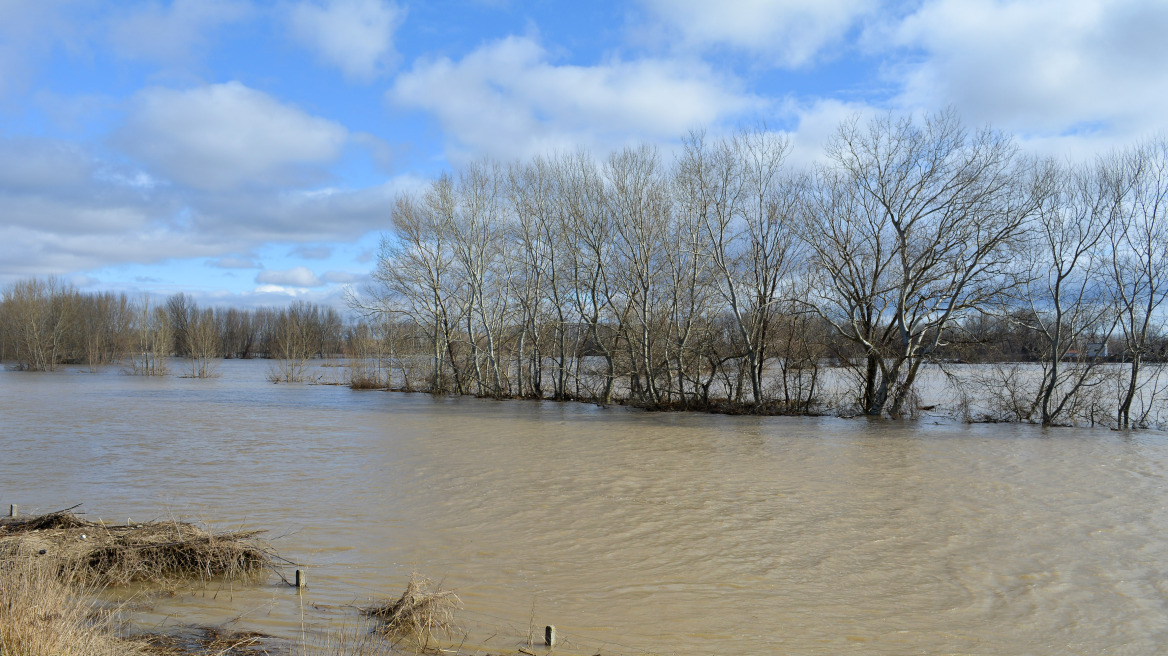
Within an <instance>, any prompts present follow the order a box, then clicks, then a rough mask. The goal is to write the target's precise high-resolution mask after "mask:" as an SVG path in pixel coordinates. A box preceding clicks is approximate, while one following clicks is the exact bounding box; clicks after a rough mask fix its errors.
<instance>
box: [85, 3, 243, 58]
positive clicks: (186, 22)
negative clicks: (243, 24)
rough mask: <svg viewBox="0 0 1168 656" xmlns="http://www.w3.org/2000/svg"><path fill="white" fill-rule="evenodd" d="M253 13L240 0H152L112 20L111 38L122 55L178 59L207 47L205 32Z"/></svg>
mask: <svg viewBox="0 0 1168 656" xmlns="http://www.w3.org/2000/svg"><path fill="white" fill-rule="evenodd" d="M249 13H250V7H249V5H248V4H247V3H246V2H239V1H238V0H174V2H172V3H170V4H169V5H166V4H162V3H158V2H150V3H148V4H146V5H144V6H141V7H136V8H134V9H132V10H130V11H127V12H125V13H123V14H122V15H121V16H118V17H116V18H114V19H112V20H111V22H110V25H109V34H108V36H109V39H110V41H111V44H112V45H113V48H114V50H115V51H116V52H117V53H119V54H120V55H122V56H123V57H129V58H145V59H152V60H156V61H164V62H176V61H182V60H185V59H188V58H190V57H192V56H193V55H195V54H196V52H197V51H200V50H205V49H206V40H205V35H206V32H207V31H209V30H211V29H213V28H216V27H218V26H220V25H224V24H226V23H231V22H234V21H238V20H240V19H242V18H245V17H246V16H247V15H248V14H249Z"/></svg>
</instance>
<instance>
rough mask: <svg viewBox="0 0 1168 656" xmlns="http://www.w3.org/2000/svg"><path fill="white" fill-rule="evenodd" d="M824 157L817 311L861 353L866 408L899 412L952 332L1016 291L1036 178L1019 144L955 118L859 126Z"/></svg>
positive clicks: (810, 208) (807, 239)
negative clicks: (1016, 250)
mask: <svg viewBox="0 0 1168 656" xmlns="http://www.w3.org/2000/svg"><path fill="white" fill-rule="evenodd" d="M827 154H828V156H829V157H830V159H831V162H832V163H831V165H830V166H827V167H822V168H821V169H820V170H819V171H818V172H817V176H816V178H817V179H816V192H815V193H813V194H811V195H810V196H809V203H808V205H807V215H806V216H807V221H806V222H805V223H804V224H803V239H804V243H805V244H806V245H807V246H808V247H809V248H810V249H811V251H812V253H813V254H814V270H816V271H818V272H819V274H820V276H819V281H818V284H817V285H816V289H818V290H819V292H820V293H818V294H817V296H816V298H814V299H813V303H812V307H814V308H816V309H817V310H818V311H819V312H820V313H821V316H823V318H824V319H826V320H827V321H829V322H830V323H831V324H832V325H833V326H834V327H835V329H836V330H837V331H838V333H839V334H840V335H841V336H843V337H845V338H846V339H848V340H850V341H852V342H853V343H854V344H856V345H857V347H859V349H860V351H861V352H862V353H863V360H864V361H863V364H862V365H861V369H860V375H859V380H860V381H861V391H860V394H859V397H860V404H861V406H862V409H863V411H864V412H865V413H867V414H871V415H879V414H882V413H884V412H888V413H889V414H890V415H892V416H900V415H901V414H903V413H904V412H905V411H906V410H907V409H908V408H906V403H907V402H908V401H909V399H910V395H911V393H912V391H913V384H914V382H915V380H916V377H917V374H918V372H919V370H920V367H921V365H922V364H923V363H924V362H925V361H926V359H927V358H928V357H929V356H930V354H931V353H932V352H933V351H934V350H935V349H936V348H937V347H938V346H939V345H940V344H941V343H942V338H943V336H944V335H945V329H946V328H947V327H948V326H950V325H951V324H952V323H953V322H954V321H955V319H957V318H958V317H960V316H961V315H962V314H963V313H965V312H968V311H971V310H976V309H977V308H978V307H979V306H980V305H982V304H983V303H985V302H986V301H987V299H989V298H992V297H994V296H995V295H997V294H999V293H1000V292H1001V291H1002V289H1003V288H1004V286H1005V285H1008V284H1009V282H1010V279H1009V277H1008V276H1006V275H1005V271H1004V270H1005V268H1006V265H1007V264H1009V262H1010V259H1011V251H1010V249H1009V246H1010V244H1011V243H1012V242H1013V241H1014V240H1015V238H1016V237H1018V236H1019V235H1020V234H1021V233H1022V231H1023V227H1024V225H1025V221H1026V219H1027V218H1028V217H1029V216H1030V215H1031V214H1032V213H1033V208H1034V200H1033V195H1032V194H1030V193H1029V191H1030V188H1029V186H1027V185H1026V184H1025V183H1026V182H1027V181H1028V180H1029V179H1030V174H1029V173H1028V172H1027V171H1026V170H1025V169H1024V168H1021V167H1020V166H1018V163H1019V160H1018V159H1017V158H1016V156H1015V148H1014V146H1013V144H1012V142H1011V141H1010V139H1008V138H1007V137H1006V136H1004V135H1003V134H1001V133H999V132H994V131H992V130H988V129H986V130H980V131H978V132H976V133H974V134H972V135H970V134H968V133H967V132H966V131H965V130H964V128H963V127H962V126H961V124H960V122H959V121H958V119H957V117H956V115H955V114H954V113H953V112H952V111H947V112H942V113H940V114H935V115H931V116H927V117H925V118H924V119H923V120H919V121H918V120H914V119H913V118H911V117H904V118H895V117H893V116H891V115H887V116H883V117H880V118H876V119H874V120H872V121H870V122H869V123H867V125H864V126H861V125H860V122H859V120H858V119H853V120H850V121H848V122H846V123H844V124H843V125H842V126H841V127H840V129H839V132H838V133H837V134H836V136H835V137H834V139H833V140H832V141H831V143H830V144H829V146H828V150H827Z"/></svg>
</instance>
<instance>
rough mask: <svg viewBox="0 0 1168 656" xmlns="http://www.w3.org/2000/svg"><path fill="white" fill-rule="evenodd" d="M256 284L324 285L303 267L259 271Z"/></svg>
mask: <svg viewBox="0 0 1168 656" xmlns="http://www.w3.org/2000/svg"><path fill="white" fill-rule="evenodd" d="M256 282H257V283H260V284H263V285H276V286H279V287H320V286H321V285H323V284H324V282H323V281H321V279H320V278H318V277H316V274H315V273H313V272H312V270H311V269H309V268H308V267H304V266H298V267H292V268H291V269H286V270H284V271H275V270H268V271H260V272H259V274H258V275H256Z"/></svg>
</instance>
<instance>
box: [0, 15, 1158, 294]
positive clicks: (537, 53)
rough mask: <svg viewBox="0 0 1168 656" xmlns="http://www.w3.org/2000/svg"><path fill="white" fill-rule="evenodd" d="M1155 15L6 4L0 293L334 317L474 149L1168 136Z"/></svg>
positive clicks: (527, 152) (813, 146)
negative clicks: (912, 121) (844, 135)
mask: <svg viewBox="0 0 1168 656" xmlns="http://www.w3.org/2000/svg"><path fill="white" fill-rule="evenodd" d="M1165 34H1168V3H1165V2H1163V1H1162V0H1161V1H1137V0H1062V1H1055V0H1033V1H1027V2H1008V1H996V0H922V1H917V2H880V1H878V0H741V1H738V2H733V1H728V0H727V1H723V2H708V1H698V0H636V1H629V2H625V3H609V2H600V1H597V2H573V3H569V2H542V1H540V2H518V1H514V2H512V1H508V0H483V1H479V2H455V1H446V0H442V1H434V2H409V1H407V0H399V1H390V0H250V1H249V0H168V1H163V0H142V1H138V0H124V1H119V2H98V1H96V0H0V285H2V284H7V283H10V282H12V281H14V280H17V279H19V278H23V277H28V276H33V275H39V276H43V275H60V276H63V277H65V278H66V279H67V280H70V281H72V282H73V283H74V284H76V285H78V286H79V287H81V288H83V289H91V290H114V291H126V292H130V293H139V292H152V293H159V294H169V293H173V292H176V291H185V292H189V293H191V294H193V295H194V296H195V297H196V298H197V299H198V300H200V301H201V302H207V303H222V304H228V303H230V304H238V305H258V304H278V303H283V302H285V301H287V300H288V299H290V298H305V299H309V300H318V301H323V302H331V303H338V302H339V300H340V299H341V298H342V295H343V290H344V288H345V286H346V285H360V283H361V281H362V279H363V278H364V277H365V276H366V275H367V274H368V272H369V271H370V270H371V269H372V267H373V265H374V262H373V258H374V256H375V252H376V247H377V243H378V240H379V238H380V235H381V234H382V233H383V232H384V231H385V230H387V229H388V227H389V221H390V218H389V210H390V207H391V202H392V199H393V197H394V195H395V194H397V193H402V192H408V191H410V190H414V189H417V188H419V186H421V185H423V184H425V182H426V181H427V180H428V179H430V178H431V177H432V176H434V175H436V174H438V173H440V172H441V171H443V170H448V169H451V168H454V167H457V166H459V165H460V164H462V163H464V162H467V161H470V160H473V159H476V158H480V157H494V158H498V159H502V160H512V159H516V158H525V157H529V156H532V155H535V154H540V153H546V152H550V151H552V150H556V149H559V150H565V149H567V150H574V149H576V148H579V147H584V148H588V149H589V150H590V151H591V152H593V153H594V154H597V155H603V154H604V153H606V152H609V151H611V150H613V149H617V148H620V147H622V146H624V145H626V144H630V143H638V142H645V141H647V142H651V143H654V144H657V145H659V146H660V147H661V150H662V152H663V153H665V156H666V157H668V156H669V153H670V152H671V149H672V148H673V147H674V146H675V145H676V144H677V142H678V140H679V138H680V137H681V136H682V135H683V134H684V133H685V132H687V131H689V130H691V129H705V130H707V131H708V132H710V133H714V134H717V133H719V132H722V131H726V130H732V129H734V128H735V127H738V126H741V125H744V124H749V125H755V124H758V123H760V122H763V123H765V124H766V125H767V126H768V127H769V128H771V129H775V130H781V131H785V132H788V133H790V135H791V138H792V142H793V144H794V145H795V150H794V153H793V155H792V164H793V165H804V164H808V163H810V162H813V161H814V160H815V159H816V158H818V157H819V156H820V153H821V148H822V145H823V143H824V142H825V140H826V139H828V138H829V137H830V135H831V133H832V131H833V130H834V129H835V127H836V126H837V125H838V124H839V122H840V121H841V120H842V119H844V118H847V117H849V116H851V115H853V114H856V113H859V114H861V115H864V114H870V113H873V112H882V111H895V112H927V111H933V110H937V109H941V108H944V107H954V108H955V109H956V110H957V111H958V112H959V113H960V114H961V115H962V116H963V118H964V119H965V120H966V122H967V123H968V124H969V125H973V126H980V125H984V124H990V125H993V126H994V127H997V128H1000V129H1003V130H1006V131H1008V132H1010V133H1012V134H1013V135H1015V137H1016V139H1017V140H1018V142H1019V144H1020V145H1021V146H1022V147H1023V148H1024V149H1027V150H1030V151H1032V152H1036V153H1040V154H1048V155H1054V156H1058V157H1067V158H1083V157H1089V156H1091V155H1092V154H1094V153H1099V152H1104V151H1106V150H1108V149H1111V148H1114V147H1117V146H1124V145H1127V144H1130V143H1134V142H1135V141H1137V140H1140V139H1142V138H1146V137H1150V136H1153V135H1158V134H1164V133H1165V132H1168V111H1165V107H1168V49H1166V48H1164V46H1163V39H1164V37H1163V35H1165Z"/></svg>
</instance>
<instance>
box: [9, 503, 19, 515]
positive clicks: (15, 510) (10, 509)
mask: <svg viewBox="0 0 1168 656" xmlns="http://www.w3.org/2000/svg"><path fill="white" fill-rule="evenodd" d="M18 514H20V513H19V511H18V510H17V509H16V504H15V503H14V504H12V507H11V508H9V509H8V516H9V517H16V516H17V515H18Z"/></svg>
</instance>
